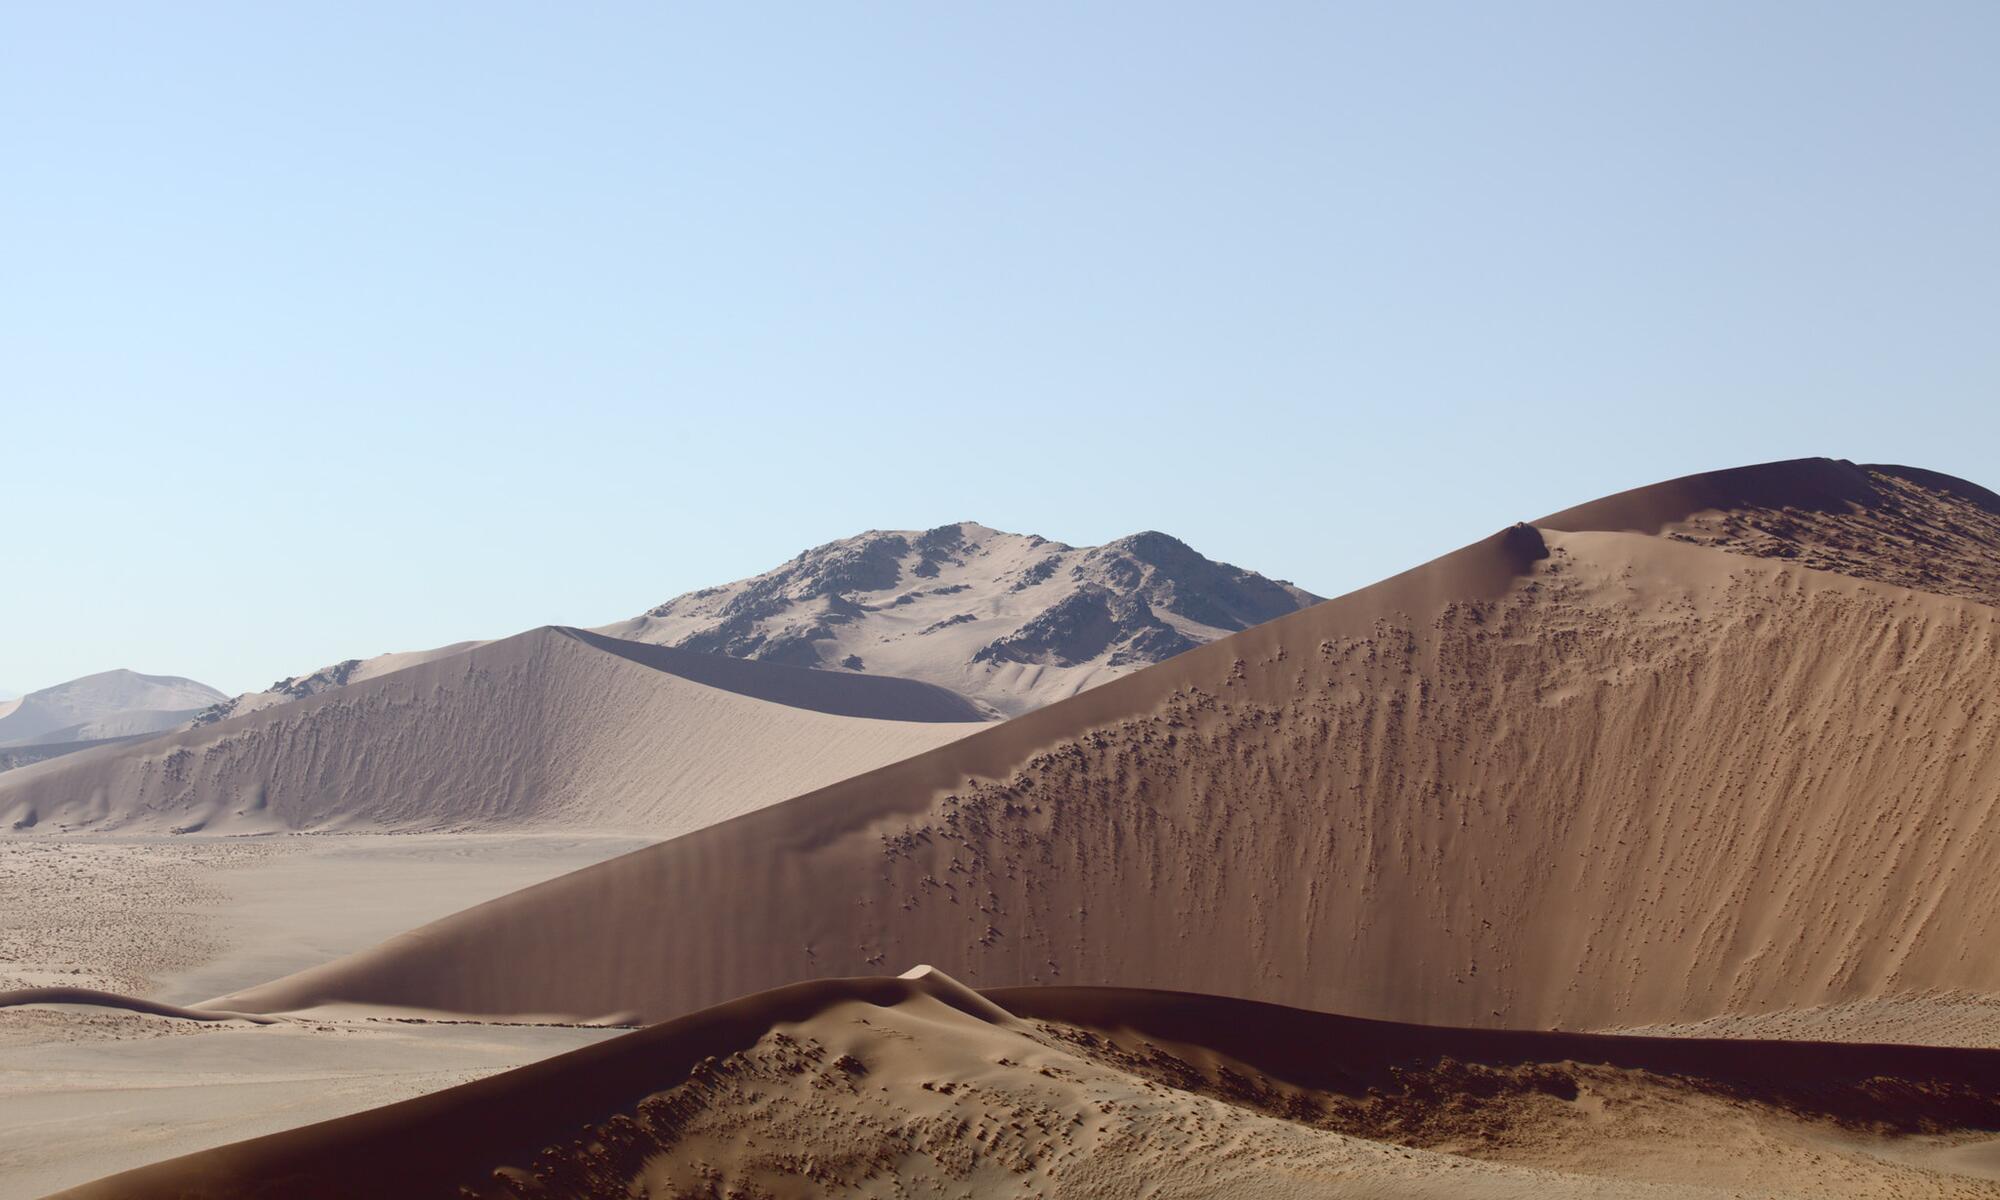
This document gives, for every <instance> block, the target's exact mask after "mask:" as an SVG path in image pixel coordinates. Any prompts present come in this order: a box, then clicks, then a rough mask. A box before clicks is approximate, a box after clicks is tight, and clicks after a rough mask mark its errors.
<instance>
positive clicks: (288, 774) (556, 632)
mask: <svg viewBox="0 0 2000 1200" xmlns="http://www.w3.org/2000/svg"><path fill="white" fill-rule="evenodd" d="M978 720H979V713H978V712H977V710H975V709H974V708H973V706H972V705H971V704H969V703H968V702H966V701H965V700H964V699H963V698H962V697H959V696H956V695H953V694H952V693H949V692H946V691H945V690H943V689H941V688H935V687H931V686H929V685H926V684H920V683H915V682H912V681H909V680H897V679H882V678H874V677H865V676H836V675H828V674H826V673H823V672H812V671H803V670H796V669H792V668H785V667H777V666H771V665H767V664H761V663H744V662H735V661H727V660H718V659H714V658H711V657H710V656H706V655H699V654H694V653H691V652H684V651H673V650H667V649H664V648H662V647H657V646H643V645H636V644H630V643H621V642H618V641H616V640H615V639H610V638H604V637H601V636H599V635H596V634H591V633H585V632H582V631H580V630H568V629H559V628H545V629H539V630H534V631H531V632H529V633H525V634H521V635H518V636H516V637H513V638H508V639H505V640H503V641H499V642H492V643H487V644H484V645H480V646H477V647H474V648H473V649H470V650H467V651H464V652H462V653H459V654H455V655H451V656H448V657H445V658H441V659H435V660H431V661H427V662H422V663H419V664H418V665H416V666H413V667H409V668H406V669H404V670H401V671H396V672H393V673H391V674H387V675H382V676H378V677H375V678H371V679H368V680H366V681H363V682H356V683H350V684H348V685H347V686H344V687H340V688H336V689H332V690H329V691H326V692H323V693H321V694H318V695H313V696H309V697H306V698H304V699H301V700H298V701H296V702H294V703H289V704H284V705H279V706H273V707H270V708H266V709H262V710H258V711H253V712H250V713H247V714H245V715H243V716H239V717H235V718H232V719H229V720H225V721H221V722H219V723H215V724H210V725H203V726H200V727H198V728H194V729H189V730H182V731H179V732H176V733H173V734H169V735H167V736H164V737H160V738H154V739H150V740H148V741H145V742H140V743H131V744H124V745H118V746H112V747H107V748H103V749H98V750H92V751H86V752H83V753H80V754H76V755H72V756H70V757H68V758H65V759H61V760H57V761H54V762H47V763H40V764H36V765H33V766H28V767H24V768H21V769H20V770H17V771H12V772H8V773H7V774H6V775H4V776H0V823H7V824H11V825H13V826H14V827H15V828H17V829H23V828H34V829H38V830H44V831H46V830H51V829H64V828H67V829H83V830H89V831H93V832H103V831H162V830H175V831H196V830H199V831H203V832H209V833H218V832H222V833H237V832H256V831H262V830H272V829H346V830H354V829H376V830H380V829H393V830H410V829H445V830H452V829H457V830H468V829H469V830H479V829H518V828H524V827H531V826H543V827H547V826H560V827H564V828H573V829H590V830H602V831H616V832H633V833H650V834H657V835H661V836H671V835H673V834H676V833H680V832H684V831H686V830H688V829H691V828H695V827H697V826H699V825H702V824H705V823H709V822H712V821H716V820H721V819H724V818H727V817H730V816H733V815H735V814H736V813H739V812H742V811H744V810H746V809H748V808H752V807H755V806H757V805H760V804H767V803H771V802H773V801H777V800H781V799H783V798H784V797H786V796H788V795H792V794H794V793H796V792H798V791H801V790H805V789H810V788H812V787H814V786H817V785H820V784H823V783H826V782H828V781H830V780H834V779H839V778H841V777H843V776H846V775H849V774H853V773H855V772H859V771H865V770H867V769H869V768H871V767H875V766H879V765H880V764H882V763H885V762H890V761H894V760H895V759H898V758H901V757H904V756H907V755H909V754H912V753H916V752H918V751H920V750H925V749H929V748H931V747H934V746H937V745H939V744H941V743H943V742H947V741H950V740H952V739H954V738H957V737H960V736H963V735H964V734H965V733H966V732H968V731H970V730H972V729H975V728H978V727H979V725H978Z"/></svg>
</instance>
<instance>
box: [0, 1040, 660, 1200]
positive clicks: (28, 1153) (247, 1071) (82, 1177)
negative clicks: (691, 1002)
mask: <svg viewBox="0 0 2000 1200" xmlns="http://www.w3.org/2000/svg"><path fill="white" fill-rule="evenodd" d="M619 1032H622V1031H619V1030H602V1029H575V1028H548V1027H528V1026H491V1025H404V1024H396V1023H391V1022H317V1023H314V1024H311V1025H300V1024H294V1023H290V1022H286V1023H283V1024H280V1025H278V1026H273V1027H256V1026H249V1025H242V1024H234V1025H228V1026H223V1027H216V1028H210V1027H206V1026H193V1025H191V1024H190V1023H188V1022H183V1021H172V1020H167V1019H163V1018H148V1017H138V1016H131V1015H127V1014H122V1013H105V1012H91V1011H88V1010H81V1009H34V1010H28V1009H22V1010H13V1012H12V1013H7V1014H0V1200H27V1198H29V1197H35V1196H42V1195H45V1194H47V1193H49V1192H52V1191H56V1190H59V1189H61V1188H65V1187H71V1186H74V1185H76V1184H79V1183H83V1182H85V1181H87V1180H90V1179H94V1178H97V1177H98V1176H100V1175H103V1174H106V1173H107V1172H111V1171H119V1170H125V1169H128V1168H131V1167H136V1166H140V1165H143V1164H145V1163H148V1162H153V1161H157V1160H159V1159H162V1158H168V1157H172V1156H174V1155H179V1154H187V1153H191V1152H194V1151H197V1150H202V1149H206V1148H208V1147H211V1146H218V1145H222V1144H225V1143H228V1142H233V1141H237V1140H239V1139H242V1138H245V1137H256V1136H259V1135H261V1134H265V1133H274V1132H277V1131H279V1130H282V1129H289V1128H293V1127H295V1126H299V1125H304V1124H309V1123H311V1122H314V1121H322V1120H327V1119H329V1118H332V1117H337V1116H342V1115H345V1114H347V1113H352V1112H359V1111H362V1110H364V1109H369V1108H373V1107H376V1106H377V1105H382V1104H390V1103H393V1102H395V1101H398V1100H404V1099H407V1098H409V1097H411V1096H417V1095H422V1094H425V1093H427V1092H434V1091H437V1090H439V1089H441V1088H447V1087H451V1086H453V1085H456V1084H459V1083H464V1082H466V1081H467V1080H470V1079H476V1078H479V1077H481V1076H483V1075H488V1074H492V1073H494V1072H497V1071H504V1070H507V1069H509V1068H512V1067H516V1066H519V1065H521V1064H524V1063H529V1062H533V1061H535V1060H537V1059H540V1058H545V1057H547V1056H549V1055H553V1054H560V1053H562V1052H564V1051H566V1050H572V1049H575V1048H576V1047H578V1046H582V1045H588V1044H590V1043H592V1042H595V1041H599V1040H602V1039H604V1038H607V1037H611V1036H614V1035H615V1034H616V1033H619Z"/></svg>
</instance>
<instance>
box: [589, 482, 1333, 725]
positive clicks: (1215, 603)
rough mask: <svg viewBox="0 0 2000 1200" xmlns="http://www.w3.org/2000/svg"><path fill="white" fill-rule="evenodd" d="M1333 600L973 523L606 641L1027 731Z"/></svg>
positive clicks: (764, 580) (1160, 550)
mask: <svg viewBox="0 0 2000 1200" xmlns="http://www.w3.org/2000/svg"><path fill="white" fill-rule="evenodd" d="M1318 600H1319V597H1318V596H1315V595H1313V594H1311V593H1310V592H1307V591H1304V590H1303V589H1300V588H1297V587H1294V586H1292V585H1291V584H1289V583H1286V582H1284V581H1283V580H1273V579H1266V578H1264V577H1263V576H1262V575H1259V574H1257V573H1256V572H1254V571H1246V570H1244V569H1242V568H1241V567H1235V566H1231V565H1230V564H1228V563H1219V562H1214V561H1211V560H1209V559H1207V558H1203V557H1202V556H1201V555H1200V554H1197V553H1196V552H1195V551H1194V550H1192V549H1191V548H1189V547H1188V546H1187V545H1186V544H1184V543H1182V542H1180V541H1178V540H1176V539H1174V538H1171V537H1168V536H1167V535H1166V534H1164V533H1151V532H1149V533H1139V534H1134V535H1132V536H1131V537H1125V538H1119V539H1118V540H1117V541H1114V542H1110V543H1107V544H1106V545H1103V546H1085V547H1076V546H1066V545H1064V544H1062V543H1061V542H1052V541H1049V540H1048V539H1047V538H1042V537H1034V536H1027V535H1022V534H1018V533H1003V532H1001V531H1000V530H997V529H990V528H988V527H986V526H984V525H979V524H976V523H974V522H971V521H964V522H960V523H959V524H956V525H941V526H939V527H938V528H936V529H932V530H928V531H926V532H921V533H920V532H917V531H915V530H903V531H883V530H872V531H870V532H868V533H864V534H861V535H859V536H856V537H851V538H846V539H844V540H841V541H838V542H829V543H827V544H826V545H824V546H816V547H814V548H813V549H811V550H808V551H806V552H805V553H803V554H801V555H799V556H798V557H797V558H795V559H793V560H792V561H791V562H789V563H786V564H785V565H784V566H782V567H779V568H777V569H776V570H773V571H766V572H765V573H764V574H762V575H757V576H753V577H752V578H749V579H743V580H739V581H737V582H735V583H732V584H728V585H726V586H723V587H711V588H703V589H701V590H700V591H697V592H689V593H687V594H686V595H684V596H676V597H675V598H674V599H672V600H669V601H667V602H666V603H664V604H661V605H659V606H658V607H656V608H654V609H652V610H650V611H649V612H647V613H645V614H643V615H641V616H638V617H635V618H633V619H632V620H630V621H624V622H620V623H618V624H615V625H607V626H605V627H604V628H603V629H602V630H601V631H600V632H603V633H608V634H612V635H614V636H616V637H621V638H630V639H632V640H635V641H641V642H656V643H659V644H662V645H672V646H680V647H684V648H686V649H691V650H701V651H704V652H707V653H711V654H727V655H731V656H733V657H737V658H751V659H757V660H760V661H764V662H777V663H788V664H791V665H793V666H801V667H818V668H823V669H826V670H832V671H857V672H868V673H871V674H882V675H891V676H896V677H898V678H905V679H921V680H925V681H927V682H929V683H935V684H939V685H941V686H943V687H947V688H950V689H951V690H953V691H955V692H958V693H960V694H962V695H966V696H970V697H973V698H974V699H976V700H978V701H980V702H981V703H983V704H986V705H988V706H990V707H991V708H992V710H993V711H995V712H999V713H1003V714H1006V715H1008V716H1013V715H1016V714H1018V713H1023V712H1026V711H1028V710H1029V709H1031V708H1036V707H1038V706H1040V705H1043V704H1047V703H1049V702H1051V701H1054V700H1060V699H1063V698H1064V697H1066V696H1072V695H1075V694H1076V693H1077V692H1080V691H1082V690H1083V689H1085V688H1088V687H1095V686H1096V685H1098V684H1100V683H1103V682H1105V681H1107V680H1111V679H1116V678H1118V677H1120V676H1122V675H1128V674H1130V673H1131V672H1133V671H1136V670H1138V669H1139V668H1141V667H1144V666H1147V665H1149V664H1151V663H1156V662H1159V661H1161V660H1163V659H1166V658H1169V657H1171V656H1173V655H1175V654H1179V653H1181V652H1182V651H1184V650H1189V649H1192V648H1194V647H1195V646H1198V645H1201V644H1203V643H1205V642H1211V641H1214V640H1215V639H1216V638H1219V637H1223V636H1226V635H1227V634H1230V633H1233V632H1235V631H1237V630H1241V629H1247V628H1249V627H1250V626H1252V625H1255V624H1258V623H1259V622H1262V621H1268V620H1270V619H1271V618H1273V617H1278V616H1282V615H1284V614H1285V613H1289V612H1294V611H1296V610H1298V609H1300V608H1302V607H1304V606H1306V605H1308V604H1313V603H1317V602H1318Z"/></svg>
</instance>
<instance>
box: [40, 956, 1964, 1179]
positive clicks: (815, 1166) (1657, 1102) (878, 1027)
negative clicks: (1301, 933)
mask: <svg viewBox="0 0 2000 1200" xmlns="http://www.w3.org/2000/svg"><path fill="white" fill-rule="evenodd" d="M1996 1082H2000V1051H1995V1050H1945V1049H1926V1048H1917V1047H1899V1046H1835V1045H1816V1044H1811V1043H1739V1042H1710V1041H1694V1040H1673V1039H1667V1040H1658V1039H1637V1038H1612V1037H1589V1036H1578V1035H1564V1034H1548V1033H1532V1032H1516V1033H1505V1032H1494V1031H1474V1030H1461V1029H1440V1028H1425V1027H1418V1026H1409V1025H1397V1024H1385V1023H1378V1022H1368V1021H1357V1020H1354V1019H1351V1018H1344V1017H1334V1016H1326V1015H1322V1014H1318V1013H1311V1012H1303V1011H1299V1010H1293V1009H1280V1008H1273V1007H1271V1006H1266V1005H1258V1004H1252V1003H1248V1002H1244V1001H1238V1000H1227V999H1220V998H1216V997H1208V996H1188V995H1176V994H1171V993H1159V992H1135V991H1130V990H1117V989H1112V990H1106V989H1077V988H1053V989H1017V990H1008V991H1003V992H996V993H992V994H991V995H990V996H989V997H982V996H980V995H979V994H977V993H974V992H972V991H970V990H968V989H965V988H963V987H962V986H959V985H957V984H956V983H954V982H953V981H951V980H950V979H948V978H946V977H944V976H942V975H940V974H938V973H936V972H930V971H927V970H925V971H919V972H913V973H912V975H911V976H905V977H904V978H902V979H884V978H872V979H852V980H839V981H822V982H818V983H808V984H798V985H793V986H791V987H787V988H783V989H779V990H777V991H774V992H768V993H763V994H760V995H756V996H751V997H748V998H745V999H742V1000H738V1001H734V1002H732V1003H730V1004H727V1005H724V1006H721V1007H720V1008H716V1009H711V1010H707V1011H704V1012H701V1013H697V1014H694V1015H692V1016H689V1017H685V1018H681V1019H679V1020H676V1021H672V1022H668V1023H666V1024H664V1025H659V1026H655V1027H652V1028H650V1029H647V1030H644V1031H641V1032H638V1033H634V1034H630V1035H627V1036H625V1037H622V1038H619V1039H616V1040H615V1041H611V1042H607V1043H604V1044H602V1045H598V1046H594V1047H590V1048H587V1049H583V1050H579V1051H576V1052H573V1053H570V1054H567V1055H564V1056H562V1057H560V1058H556V1059H551V1060H548V1061H546V1062H542V1063H538V1064H535V1065H533V1066H530V1067H526V1068H522V1069H520V1070H517V1071H513V1072H510V1073H508V1074H506V1075H503V1076H498V1077H494V1078H489V1079H486V1080H482V1081H479V1082H475V1083H472V1084H468V1085H465V1086H462V1087H458V1088H454V1089H452V1090H450V1091H446V1092H442V1093H437V1094H434V1095H429V1096H425V1097H422V1098H419V1099H416V1100H411V1101H407V1102H404V1103H401V1104H397V1105H393V1106H390V1107H387V1108H382V1109H377V1110H374V1111H371V1112H367V1113H362V1114H359V1115H356V1116H353V1117H347V1118H343V1119H340V1120H336V1121H331V1122H328V1123H325V1124H321V1125H315V1126H310V1127H307V1128H304V1129H299V1130H295V1131H292V1132H289V1133H283V1134H278V1135H275V1136H271V1137H265V1138H260V1139H257V1140H254V1141H249V1142H241V1143H237V1144H235V1145H231V1146H228V1147H224V1148H222V1149H219V1150H214V1151H209V1152H205V1153H202V1154H197V1155H192V1156H189V1157H186V1158H181V1159H176V1160H173V1161H170V1162H165V1163H161V1164H158V1165H156V1166H153V1167H148V1168H144V1169H141V1170H138V1171H134V1172H129V1173H126V1174H123V1175H119V1176H115V1177H112V1178H110V1179H106V1180H103V1181H100V1182H98V1183H96V1184H93V1185H90V1186H87V1187H83V1188H79V1189H76V1190H74V1191H72V1192H68V1193H64V1195H65V1196H66V1197H71V1198H73V1200H99V1198H106V1200H108V1198H111V1197H117V1198H120V1200H144V1198H150V1197H212V1198H215V1200H223V1198H229V1197H265V1196H287V1197H318V1196H328V1197H333V1196H343V1197H344V1196H359V1195H369V1196H384V1197H388V1196H411V1197H417V1196H438V1197H444V1196H454V1195H457V1196H479V1197H494V1198H499V1197H551V1198H552V1197H578V1198H580V1197H600V1196H601V1197H621V1198H622V1197H627V1196H648V1197H662V1198H665V1197H696V1196H702V1197H720V1196H741V1197H751V1196H755V1197H767V1198H770V1200H780V1198H791V1197H801V1198H803V1197H813V1196H829V1195H852V1196H885V1197H886V1196H907V1197H914V1196H966V1195H982V1196H1024V1197H1025V1196H1090V1197H1137V1196H1157V1197H1180V1196H1188V1197H1192V1196H1222V1195H1227V1196H1244V1195H1253V1196H1303V1195H1323V1194H1342V1195H1347V1194H1352V1195H1367V1196H1381V1197H1394V1196H1432V1197H1440V1196H1474V1197H1501V1196H1520V1197H1529V1196H1536V1197H1540V1196H1565V1197H1568V1196H1612V1195H1619V1196H1627V1195H1657V1196H1723V1195H1729V1196H1745V1195H1754V1196H1764V1195H1786V1196H1808V1195H1809V1196H1831V1195H1885V1194H1894V1195H1904V1196H1992V1195H1995V1194H2000V1184H1996V1183H1995V1182H1994V1181H1993V1179H1992V1178H1991V1177H1990V1174H1988V1173H1986V1172H1985V1168H1986V1167H1987V1165H1988V1161H1987V1160H1988V1159H1989V1158H1990V1153H1989V1151H1990V1149H1991V1148H1992V1147H1993V1146H1995V1145H2000V1140H1996V1138H1995V1136H1994V1133H1993V1131H1994V1130H1995V1129H1996V1128H2000V1090H1996V1086H1995V1085H1996ZM1982 1176H1984V1177H1982Z"/></svg>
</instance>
